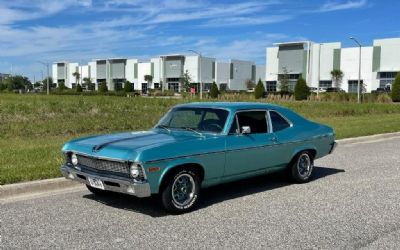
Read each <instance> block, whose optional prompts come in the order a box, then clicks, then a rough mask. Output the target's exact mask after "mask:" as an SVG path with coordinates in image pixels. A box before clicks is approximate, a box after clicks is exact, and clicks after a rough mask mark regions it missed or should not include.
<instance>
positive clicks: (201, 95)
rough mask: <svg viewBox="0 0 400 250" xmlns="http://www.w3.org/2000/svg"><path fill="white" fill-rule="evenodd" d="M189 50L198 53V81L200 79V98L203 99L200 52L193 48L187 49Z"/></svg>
mask: <svg viewBox="0 0 400 250" xmlns="http://www.w3.org/2000/svg"><path fill="white" fill-rule="evenodd" d="M189 51H190V52H193V53H195V54H197V55H199V64H200V65H199V71H200V72H199V81H200V99H203V83H202V79H201V53H199V52H197V51H195V50H191V49H190V50H189Z"/></svg>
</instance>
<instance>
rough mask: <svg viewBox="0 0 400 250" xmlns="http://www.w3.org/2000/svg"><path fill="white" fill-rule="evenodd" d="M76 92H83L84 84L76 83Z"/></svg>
mask: <svg viewBox="0 0 400 250" xmlns="http://www.w3.org/2000/svg"><path fill="white" fill-rule="evenodd" d="M76 92H78V93H81V92H82V86H81V85H80V84H79V83H78V84H77V85H76Z"/></svg>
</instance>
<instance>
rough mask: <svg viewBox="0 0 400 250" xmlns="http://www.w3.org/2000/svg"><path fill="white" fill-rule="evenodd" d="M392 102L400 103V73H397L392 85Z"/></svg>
mask: <svg viewBox="0 0 400 250" xmlns="http://www.w3.org/2000/svg"><path fill="white" fill-rule="evenodd" d="M392 100H393V101H394V102H400V72H399V73H397V75H396V78H395V79H394V82H393V85H392Z"/></svg>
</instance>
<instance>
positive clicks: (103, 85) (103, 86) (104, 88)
mask: <svg viewBox="0 0 400 250" xmlns="http://www.w3.org/2000/svg"><path fill="white" fill-rule="evenodd" d="M107 91H108V88H107V83H106V82H102V83H100V85H99V92H100V93H105V92H107Z"/></svg>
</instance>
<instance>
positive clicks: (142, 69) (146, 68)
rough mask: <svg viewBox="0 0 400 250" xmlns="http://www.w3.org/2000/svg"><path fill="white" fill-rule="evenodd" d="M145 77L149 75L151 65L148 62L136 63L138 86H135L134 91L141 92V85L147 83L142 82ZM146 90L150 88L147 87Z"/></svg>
mask: <svg viewBox="0 0 400 250" xmlns="http://www.w3.org/2000/svg"><path fill="white" fill-rule="evenodd" d="M145 75H151V63H150V62H142V63H138V84H135V89H136V90H142V83H147V82H146V81H145V80H144V76H145ZM148 88H152V86H148Z"/></svg>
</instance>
